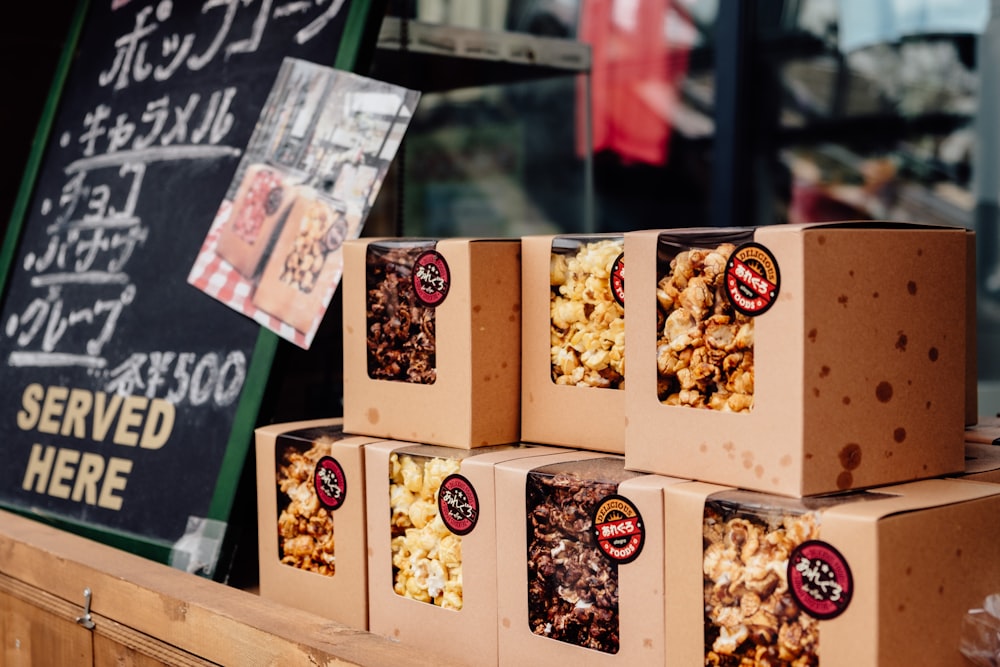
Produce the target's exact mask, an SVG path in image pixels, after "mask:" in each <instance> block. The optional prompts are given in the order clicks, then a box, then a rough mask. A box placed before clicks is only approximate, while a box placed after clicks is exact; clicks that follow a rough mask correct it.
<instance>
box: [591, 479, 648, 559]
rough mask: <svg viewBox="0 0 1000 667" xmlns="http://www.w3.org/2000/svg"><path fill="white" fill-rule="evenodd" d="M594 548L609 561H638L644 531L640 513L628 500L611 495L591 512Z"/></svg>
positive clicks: (643, 541)
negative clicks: (592, 513)
mask: <svg viewBox="0 0 1000 667" xmlns="http://www.w3.org/2000/svg"><path fill="white" fill-rule="evenodd" d="M594 534H595V535H596V536H597V544H598V546H599V547H600V548H601V552H603V553H604V555H605V556H607V557H608V558H609V559H610V560H612V561H614V562H616V563H620V564H622V563H631V562H632V561H633V560H635V559H636V558H638V556H639V553H640V552H641V551H642V545H643V544H644V543H645V541H646V530H645V528H644V527H643V524H642V516H640V514H639V510H638V509H637V508H636V506H635V505H633V504H632V501H630V500H629V499H628V498H625V497H624V496H619V495H610V496H607V497H605V498H604V500H602V501H601V502H600V504H598V506H597V510H596V511H595V512H594Z"/></svg>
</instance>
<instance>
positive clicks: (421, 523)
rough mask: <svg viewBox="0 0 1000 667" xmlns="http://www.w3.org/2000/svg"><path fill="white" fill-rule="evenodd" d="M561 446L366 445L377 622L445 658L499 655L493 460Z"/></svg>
mask: <svg viewBox="0 0 1000 667" xmlns="http://www.w3.org/2000/svg"><path fill="white" fill-rule="evenodd" d="M557 451H560V450H559V449H557V448H553V447H531V446H521V445H497V446H493V447H488V448H477V449H472V450H460V449H455V448H449V447H440V446H435V445H418V444H414V443H405V442H390V441H385V442H379V443H376V444H372V445H370V446H368V447H366V448H365V476H366V480H367V497H368V546H369V550H368V574H369V585H368V596H369V597H368V608H369V610H370V622H369V628H370V630H371V632H374V633H376V634H380V635H383V636H385V637H389V638H391V639H397V640H399V641H400V642H401V643H403V644H406V645H408V646H412V647H413V649H414V650H415V651H425V652H429V653H432V654H435V655H439V656H441V657H443V658H446V659H454V660H458V661H460V662H466V661H470V662H472V663H474V664H482V665H490V664H496V662H497V623H498V618H497V543H498V536H497V533H496V511H497V507H496V504H495V501H494V467H495V466H496V465H497V464H498V463H501V462H503V461H508V460H512V459H519V458H524V457H539V456H543V455H545V454H551V453H554V452H557ZM501 539H502V543H507V542H509V538H507V537H502V538H501Z"/></svg>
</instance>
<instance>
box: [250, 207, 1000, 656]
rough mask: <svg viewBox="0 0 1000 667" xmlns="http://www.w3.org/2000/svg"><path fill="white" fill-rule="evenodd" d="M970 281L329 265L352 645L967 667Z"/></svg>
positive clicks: (726, 258) (770, 260)
mask: <svg viewBox="0 0 1000 667" xmlns="http://www.w3.org/2000/svg"><path fill="white" fill-rule="evenodd" d="M625 251H627V252H628V256H629V262H630V266H631V269H630V273H629V277H630V280H629V283H628V288H627V289H626V288H625V287H624V253H625ZM970 254H972V255H974V236H973V235H972V234H971V233H969V232H968V231H967V230H964V229H951V228H944V227H936V226H928V225H916V224H891V223H838V224H832V223H827V224H815V225H780V226H775V227H768V228H757V229H754V228H741V229H725V230H720V229H697V230H651V231H643V232H628V233H626V234H624V235H591V236H579V237H568V236H567V237H561V236H551V235H546V236H538V237H526V238H524V239H521V240H520V241H515V240H500V239H490V240H487V239H478V240H477V239H448V240H438V241H434V240H418V239H360V240H356V241H348V242H346V243H345V244H344V262H345V274H344V281H343V284H344V374H345V377H344V420H343V425H344V430H345V431H346V432H347V433H351V434H354V435H353V437H355V438H366V439H365V440H364V444H363V445H362V446H361V447H360V451H361V452H363V459H364V494H365V500H366V503H365V504H366V507H367V509H366V512H365V515H364V519H363V521H364V528H363V529H359V530H360V531H361V534H364V536H365V537H364V540H363V542H364V543H365V544H366V549H367V551H366V555H367V558H366V562H367V568H366V570H367V571H366V574H365V576H367V587H366V598H365V600H366V603H367V609H368V616H367V617H366V620H367V623H368V625H367V627H368V628H369V629H370V630H371V631H373V632H376V633H379V634H383V635H386V636H388V637H392V638H395V639H397V640H399V641H400V642H402V643H404V644H407V645H411V646H413V647H414V649H415V650H421V651H425V652H430V653H433V654H436V655H440V656H442V657H446V658H448V659H453V660H458V661H460V662H468V663H471V664H477V665H479V664H501V665H516V664H530V663H535V662H553V663H562V662H568V661H573V662H576V663H580V664H593V665H604V664H611V663H622V664H626V663H627V664H630V665H633V664H643V665H646V664H650V665H675V664H676V665H689V664H706V665H708V664H711V665H721V666H726V667H728V666H733V667H735V666H736V665H753V664H760V665H765V664H767V665H782V666H790V665H800V666H805V665H823V666H824V667H830V666H839V665H845V666H846V665H850V666H851V667H860V666H864V665H892V664H934V665H949V664H955V665H959V664H962V660H963V658H962V657H961V654H960V652H959V651H958V644H959V635H960V626H961V622H962V617H963V615H964V613H965V612H966V611H967V610H968V609H971V608H973V607H976V606H978V605H979V604H980V602H981V600H982V598H983V597H985V595H987V594H988V593H991V592H996V591H997V590H1000V561H997V560H996V559H995V558H994V557H993V554H994V552H995V548H993V547H995V544H996V537H995V536H996V535H997V534H998V532H1000V531H998V528H1000V526H998V525H997V524H998V522H1000V485H994V484H990V483H984V482H983V481H977V480H986V479H992V478H990V477H989V475H990V474H993V472H994V470H993V469H992V467H989V466H992V464H988V469H983V470H980V469H978V468H976V469H973V467H972V464H971V463H969V464H968V465H967V461H966V455H965V453H966V451H967V450H966V443H965V436H964V435H963V434H968V433H969V432H970V431H968V430H966V425H967V424H969V423H970V422H974V421H975V417H974V410H970V404H971V403H973V402H974V398H975V396H974V392H973V391H970V390H969V389H968V386H970V385H969V384H968V374H969V373H970V372H972V371H974V343H975V339H974V327H973V326H972V322H973V321H974V310H973V309H972V308H971V307H970V306H971V304H970V302H969V294H970V291H969V290H970V286H969V280H970V274H969V273H968V272H967V271H965V270H959V267H963V266H964V267H968V266H969V261H970ZM522 304H523V309H522ZM625 304H628V307H629V313H630V314H629V320H628V324H629V326H628V328H627V329H626V328H625V326H624V325H625V320H624V313H625ZM522 310H523V312H522ZM970 329H971V330H970ZM623 343H624V346H623ZM626 350H627V351H628V359H629V364H628V383H627V384H626V383H625V364H624V360H625V351H626ZM970 415H971V416H970ZM264 435H266V434H262V433H259V434H258V438H259V439H260V438H261V437H263V436H264ZM267 437H272V436H269V435H268V436H267ZM306 439H308V438H306ZM973 446H974V443H970V447H973ZM984 446H985V447H987V451H983V452H975V451H974V450H973V449H970V450H968V451H973V454H974V455H975V456H979V455H980V454H981V455H983V458H986V455H989V454H992V453H993V452H992V451H988V450H989V447H992V445H984ZM267 456H268V454H266V453H265V454H264V455H263V457H264V458H265V459H267ZM270 456H271V458H270V459H267V460H269V461H273V460H274V455H273V454H271V455H270ZM261 457H262V455H261V454H259V455H258V461H259V463H260V460H261ZM265 463H266V461H265ZM279 465H280V464H279ZM262 474H263V473H262ZM267 474H268V475H270V477H269V479H270V480H271V481H269V484H270V486H271V491H272V492H273V491H274V482H273V478H274V471H273V470H271V471H269V472H268V473H267ZM947 476H953V477H960V478H961V479H949V478H947ZM261 488H262V489H263V487H261ZM261 498H262V503H264V504H263V505H262V507H264V506H265V505H266V504H267V503H270V506H269V507H270V508H271V509H270V511H271V512H272V514H273V512H274V509H273V508H274V503H275V502H276V501H275V500H272V498H273V496H268V497H264V494H263V491H262V496H261ZM262 511H263V510H262ZM263 521H264V520H263V519H262V523H261V527H262V530H261V535H262V539H266V540H268V541H270V542H271V543H272V545H271V546H270V547H268V549H269V551H268V553H270V554H272V555H271V556H270V557H271V558H272V560H273V543H274V542H275V541H276V540H277V537H276V534H275V533H274V532H273V531H275V530H276V528H275V527H274V526H273V525H272V526H271V527H270V528H269V530H271V531H272V533H271V534H270V535H269V536H265V535H264V523H263ZM270 523H271V524H274V521H273V520H270ZM338 525H339V524H338ZM262 544H263V543H262ZM261 554H262V579H263V560H264V554H265V549H264V547H263V546H262V551H261ZM339 567H340V565H339V562H338V572H340V570H339ZM285 568H286V569H292V568H290V567H288V566H285ZM269 576H270V575H269ZM289 585H291V584H289ZM262 592H265V591H264V586H263V585H262ZM350 604H357V603H356V602H352V603H350ZM914 638H921V641H914Z"/></svg>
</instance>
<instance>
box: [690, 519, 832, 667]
mask: <svg viewBox="0 0 1000 667" xmlns="http://www.w3.org/2000/svg"><path fill="white" fill-rule="evenodd" d="M779 514H780V516H775V517H764V516H759V515H757V514H753V513H749V512H732V511H727V510H726V509H724V508H723V507H722V506H721V505H716V504H713V503H711V502H710V503H707V504H706V506H705V517H704V524H703V545H704V555H703V572H704V582H705V664H706V665H718V666H720V667H755V666H760V667H808V666H815V665H817V664H819V663H818V644H819V634H818V625H817V621H816V619H814V618H812V617H811V616H809V615H807V614H805V613H804V612H802V611H801V610H800V608H799V606H798V604H797V603H796V602H795V599H794V597H793V596H792V593H791V592H790V591H789V587H788V576H787V570H788V559H789V556H790V555H791V553H792V551H793V550H794V549H795V547H797V546H798V545H800V544H802V543H803V542H805V541H806V540H811V539H816V538H817V537H818V535H819V527H818V523H819V515H818V514H816V513H815V512H805V513H803V514H790V513H785V512H779Z"/></svg>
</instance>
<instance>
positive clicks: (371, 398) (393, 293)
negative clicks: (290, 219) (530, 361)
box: [343, 239, 521, 449]
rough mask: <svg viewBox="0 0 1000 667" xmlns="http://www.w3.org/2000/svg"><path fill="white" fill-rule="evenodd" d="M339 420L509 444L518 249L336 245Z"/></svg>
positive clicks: (401, 434) (517, 329) (516, 364)
mask: <svg viewBox="0 0 1000 667" xmlns="http://www.w3.org/2000/svg"><path fill="white" fill-rule="evenodd" d="M343 283H344V284H343V289H344V425H345V428H346V429H347V430H348V431H350V432H353V433H364V434H366V435H372V436H380V437H385V438H393V439H399V440H406V441H411V442H421V443H427V444H435V445H444V446H448V447H456V448H461V449H471V448H475V447H483V446H488V445H496V444H508V443H516V442H518V441H519V439H520V437H519V436H520V421H521V416H520V389H521V372H520V371H521V356H520V355H521V244H520V241H519V240H516V239H443V240H439V241H432V240H416V239H402V240H400V239H385V240H373V239H360V240H353V241H348V242H346V243H345V244H344V281H343Z"/></svg>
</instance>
